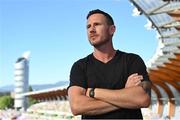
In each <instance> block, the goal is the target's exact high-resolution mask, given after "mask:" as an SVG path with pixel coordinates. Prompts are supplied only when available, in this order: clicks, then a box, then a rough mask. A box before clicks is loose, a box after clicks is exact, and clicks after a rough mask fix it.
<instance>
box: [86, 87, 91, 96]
mask: <svg viewBox="0 0 180 120" xmlns="http://www.w3.org/2000/svg"><path fill="white" fill-rule="evenodd" d="M90 89H91V88H88V89H87V90H86V96H88V97H89V91H90Z"/></svg>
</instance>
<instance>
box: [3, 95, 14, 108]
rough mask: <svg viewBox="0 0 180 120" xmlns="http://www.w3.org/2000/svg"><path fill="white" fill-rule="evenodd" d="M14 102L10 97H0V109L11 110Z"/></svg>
mask: <svg viewBox="0 0 180 120" xmlns="http://www.w3.org/2000/svg"><path fill="white" fill-rule="evenodd" d="M13 105H14V100H13V98H11V96H10V95H5V96H2V97H0V109H6V108H13Z"/></svg>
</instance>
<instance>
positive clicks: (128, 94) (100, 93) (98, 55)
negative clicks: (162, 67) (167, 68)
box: [68, 9, 151, 119]
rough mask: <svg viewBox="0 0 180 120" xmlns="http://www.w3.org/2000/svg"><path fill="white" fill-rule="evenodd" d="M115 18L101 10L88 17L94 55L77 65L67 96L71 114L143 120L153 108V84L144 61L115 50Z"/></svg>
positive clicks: (72, 69) (96, 117)
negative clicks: (147, 108) (147, 111)
mask: <svg viewBox="0 0 180 120" xmlns="http://www.w3.org/2000/svg"><path fill="white" fill-rule="evenodd" d="M114 32H115V25H114V22H113V19H112V17H111V16H110V15H109V14H108V13H106V12H104V11H101V10H99V9H97V10H92V11H90V12H89V14H88V15H87V34H88V39H89V42H90V44H91V45H92V46H93V47H94V52H93V53H92V54H90V55H88V56H87V57H85V58H83V59H80V60H78V61H77V62H75V63H74V65H73V66H72V68H71V73H70V85H69V87H68V95H69V101H70V106H71V110H72V113H73V114H74V115H82V119H103V118H105V119H125V118H128V119H131V118H132V119H142V114H141V110H140V108H142V107H148V106H149V104H150V100H151V99H150V91H151V82H150V80H149V77H148V74H147V71H146V66H145V64H144V62H143V60H142V59H141V58H140V57H139V56H138V55H135V54H132V53H131V54H130V53H125V52H122V51H119V50H115V49H114V48H113V44H112V37H113V34H114Z"/></svg>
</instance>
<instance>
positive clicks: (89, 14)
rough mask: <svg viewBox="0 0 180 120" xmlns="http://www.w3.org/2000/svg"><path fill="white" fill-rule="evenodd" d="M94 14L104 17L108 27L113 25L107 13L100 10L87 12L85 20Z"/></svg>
mask: <svg viewBox="0 0 180 120" xmlns="http://www.w3.org/2000/svg"><path fill="white" fill-rule="evenodd" d="M96 13H99V14H102V15H104V16H105V17H106V19H107V23H108V24H109V25H114V21H113V19H112V17H111V16H110V15H109V14H108V13H106V12H104V11H102V10H99V9H95V10H91V11H89V13H88V15H87V17H86V18H87V19H88V18H89V17H90V16H91V15H93V14H96Z"/></svg>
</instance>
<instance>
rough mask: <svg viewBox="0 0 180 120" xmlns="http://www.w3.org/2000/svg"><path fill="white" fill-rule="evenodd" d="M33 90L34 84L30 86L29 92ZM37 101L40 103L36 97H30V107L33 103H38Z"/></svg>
mask: <svg viewBox="0 0 180 120" xmlns="http://www.w3.org/2000/svg"><path fill="white" fill-rule="evenodd" d="M32 91H33V89H32V86H29V92H32ZM36 103H38V101H37V100H36V99H34V98H32V97H29V98H28V107H30V106H31V105H33V104H36Z"/></svg>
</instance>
